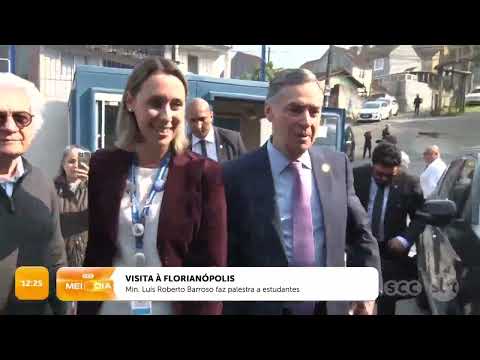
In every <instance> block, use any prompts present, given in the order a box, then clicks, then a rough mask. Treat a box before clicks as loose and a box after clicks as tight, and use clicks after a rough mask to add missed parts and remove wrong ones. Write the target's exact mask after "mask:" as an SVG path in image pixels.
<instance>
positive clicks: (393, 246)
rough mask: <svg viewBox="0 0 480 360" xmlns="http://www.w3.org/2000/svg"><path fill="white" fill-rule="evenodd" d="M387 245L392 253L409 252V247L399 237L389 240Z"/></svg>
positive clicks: (401, 253)
mask: <svg viewBox="0 0 480 360" xmlns="http://www.w3.org/2000/svg"><path fill="white" fill-rule="evenodd" d="M387 247H388V250H389V251H390V252H391V253H392V254H395V255H400V256H402V255H407V254H408V249H407V248H406V247H405V246H404V245H403V244H402V242H401V241H400V240H399V239H398V238H393V239H390V240H388V243H387Z"/></svg>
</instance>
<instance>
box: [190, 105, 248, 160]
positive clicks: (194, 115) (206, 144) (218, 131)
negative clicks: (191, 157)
mask: <svg viewBox="0 0 480 360" xmlns="http://www.w3.org/2000/svg"><path fill="white" fill-rule="evenodd" d="M186 118H187V121H188V124H189V125H190V129H191V134H190V135H189V140H190V146H191V147H190V150H192V151H193V152H195V153H197V154H200V155H203V156H204V157H208V158H210V159H212V160H215V161H218V162H223V161H227V160H233V159H236V158H238V157H239V156H240V155H243V154H244V153H246V149H245V145H244V144H243V141H242V137H241V136H240V133H238V132H236V131H232V130H228V129H222V128H219V127H216V126H213V111H212V110H211V109H210V105H209V104H208V102H206V101H205V100H203V99H202V98H195V99H193V100H192V101H191V102H190V103H189V104H188V107H187V112H186Z"/></svg>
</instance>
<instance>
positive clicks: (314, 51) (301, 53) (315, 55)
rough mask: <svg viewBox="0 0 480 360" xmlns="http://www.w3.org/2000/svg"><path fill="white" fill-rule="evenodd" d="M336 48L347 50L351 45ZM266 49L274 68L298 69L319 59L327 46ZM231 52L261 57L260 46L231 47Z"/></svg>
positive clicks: (280, 46) (272, 46)
mask: <svg viewBox="0 0 480 360" xmlns="http://www.w3.org/2000/svg"><path fill="white" fill-rule="evenodd" d="M336 46H341V47H345V48H347V47H350V46H353V45H336ZM268 47H270V48H271V53H270V60H271V61H272V62H273V66H274V67H275V68H278V67H280V68H296V67H297V68H298V67H300V66H301V65H303V64H304V63H306V62H307V61H310V60H316V59H319V58H320V57H322V55H323V54H324V53H325V51H327V49H328V45H267V48H268ZM233 50H234V51H242V52H246V53H248V54H252V55H257V56H259V57H261V56H262V46H261V45H233ZM267 55H268V54H267Z"/></svg>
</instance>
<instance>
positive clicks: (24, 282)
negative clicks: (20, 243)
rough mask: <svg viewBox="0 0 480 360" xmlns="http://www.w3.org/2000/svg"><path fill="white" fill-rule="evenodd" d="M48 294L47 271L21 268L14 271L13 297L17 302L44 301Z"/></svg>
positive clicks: (39, 267) (35, 268)
mask: <svg viewBox="0 0 480 360" xmlns="http://www.w3.org/2000/svg"><path fill="white" fill-rule="evenodd" d="M48 293H49V279H48V269H47V268H45V267H43V266H21V267H19V268H18V269H17V270H16V271H15V296H16V297H17V299H18V300H45V299H46V298H48Z"/></svg>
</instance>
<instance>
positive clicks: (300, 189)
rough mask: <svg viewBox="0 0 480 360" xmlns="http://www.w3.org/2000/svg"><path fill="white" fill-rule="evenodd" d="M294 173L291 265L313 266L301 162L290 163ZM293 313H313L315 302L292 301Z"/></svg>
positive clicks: (306, 195) (312, 248)
mask: <svg viewBox="0 0 480 360" xmlns="http://www.w3.org/2000/svg"><path fill="white" fill-rule="evenodd" d="M290 166H291V168H292V170H293V173H294V185H293V199H292V220H293V264H292V266H315V245H314V239H313V221H312V208H311V205H310V197H309V196H308V193H307V189H306V187H305V184H304V183H303V179H302V177H301V176H300V169H301V168H302V164H301V163H300V162H298V161H294V162H292V163H291V164H290ZM290 308H291V310H292V311H293V314H294V315H313V313H314V311H315V302H301V303H294V304H292V306H291V307H290Z"/></svg>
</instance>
